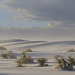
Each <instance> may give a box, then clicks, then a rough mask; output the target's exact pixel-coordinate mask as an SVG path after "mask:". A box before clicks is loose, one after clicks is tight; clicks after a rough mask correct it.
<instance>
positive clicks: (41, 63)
mask: <svg viewBox="0 0 75 75" xmlns="http://www.w3.org/2000/svg"><path fill="white" fill-rule="evenodd" d="M46 61H47V60H46V58H39V59H38V60H37V62H38V63H39V66H41V67H43V66H45V63H46Z"/></svg>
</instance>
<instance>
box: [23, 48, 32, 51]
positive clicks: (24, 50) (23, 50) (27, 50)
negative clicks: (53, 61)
mask: <svg viewBox="0 0 75 75" xmlns="http://www.w3.org/2000/svg"><path fill="white" fill-rule="evenodd" d="M23 51H24V52H32V50H31V49H29V48H27V49H24V50H23Z"/></svg>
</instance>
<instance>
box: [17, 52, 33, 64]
mask: <svg viewBox="0 0 75 75" xmlns="http://www.w3.org/2000/svg"><path fill="white" fill-rule="evenodd" d="M32 62H33V59H32V58H31V56H30V55H27V56H26V54H25V53H24V52H23V53H22V56H21V57H20V59H18V60H17V63H18V64H28V63H32Z"/></svg>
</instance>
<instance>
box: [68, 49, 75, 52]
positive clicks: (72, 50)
mask: <svg viewBox="0 0 75 75" xmlns="http://www.w3.org/2000/svg"><path fill="white" fill-rule="evenodd" d="M67 52H75V50H74V49H69V50H67Z"/></svg>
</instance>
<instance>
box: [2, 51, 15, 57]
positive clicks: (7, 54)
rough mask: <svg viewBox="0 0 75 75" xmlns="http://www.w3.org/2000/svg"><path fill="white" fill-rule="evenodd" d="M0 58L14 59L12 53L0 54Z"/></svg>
mask: <svg viewBox="0 0 75 75" xmlns="http://www.w3.org/2000/svg"><path fill="white" fill-rule="evenodd" d="M1 57H2V58H16V55H15V54H14V53H12V51H6V52H5V53H2V55H1Z"/></svg>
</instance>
